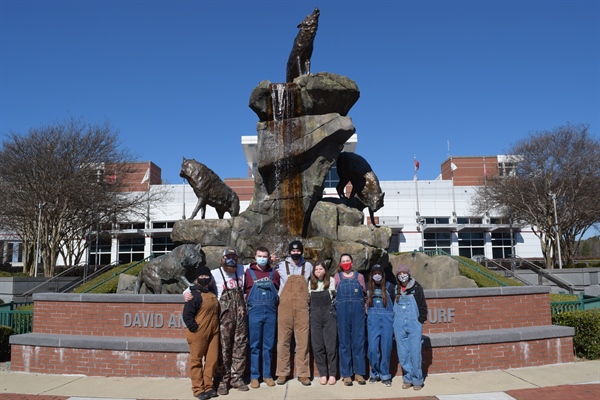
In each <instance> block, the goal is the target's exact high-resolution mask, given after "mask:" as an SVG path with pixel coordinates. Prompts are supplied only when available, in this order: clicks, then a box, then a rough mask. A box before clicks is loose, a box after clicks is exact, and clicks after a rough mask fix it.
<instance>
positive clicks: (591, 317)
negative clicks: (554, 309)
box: [552, 308, 600, 360]
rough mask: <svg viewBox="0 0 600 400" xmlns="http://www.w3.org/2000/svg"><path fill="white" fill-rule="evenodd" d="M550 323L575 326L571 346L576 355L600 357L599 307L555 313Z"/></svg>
mask: <svg viewBox="0 0 600 400" xmlns="http://www.w3.org/2000/svg"><path fill="white" fill-rule="evenodd" d="M552 323H553V324H554V325H563V326H571V327H573V328H575V336H574V337H573V347H574V349H575V354H576V355H577V357H580V358H586V359H588V360H597V359H600V308H594V309H591V310H583V311H571V312H563V313H560V314H556V315H553V316H552Z"/></svg>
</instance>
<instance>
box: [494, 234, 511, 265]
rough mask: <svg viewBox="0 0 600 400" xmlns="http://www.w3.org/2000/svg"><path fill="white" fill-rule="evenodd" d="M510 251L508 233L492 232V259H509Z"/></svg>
mask: <svg viewBox="0 0 600 400" xmlns="http://www.w3.org/2000/svg"><path fill="white" fill-rule="evenodd" d="M511 250H512V246H511V240H510V232H492V257H493V258H495V259H496V258H510V257H511V254H512V251H511Z"/></svg>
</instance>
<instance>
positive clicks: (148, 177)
mask: <svg viewBox="0 0 600 400" xmlns="http://www.w3.org/2000/svg"><path fill="white" fill-rule="evenodd" d="M149 179H150V167H148V169H147V170H146V174H145V175H144V178H143V179H142V183H144V182H146V181H147V180H149Z"/></svg>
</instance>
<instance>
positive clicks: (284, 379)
mask: <svg viewBox="0 0 600 400" xmlns="http://www.w3.org/2000/svg"><path fill="white" fill-rule="evenodd" d="M286 382H287V376H280V377H278V378H277V384H278V385H285V383H286Z"/></svg>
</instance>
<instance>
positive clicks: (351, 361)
mask: <svg viewBox="0 0 600 400" xmlns="http://www.w3.org/2000/svg"><path fill="white" fill-rule="evenodd" d="M334 279H335V287H336V291H337V294H336V298H335V305H336V308H337V325H338V338H339V358H340V373H341V376H342V378H343V381H344V385H346V386H352V375H353V373H354V379H355V380H356V382H357V383H358V384H359V385H364V384H365V383H366V381H365V378H364V375H365V374H366V373H367V360H366V354H365V339H366V338H365V279H364V278H363V276H362V275H361V274H359V273H358V272H356V271H352V256H350V255H349V254H342V257H341V258H340V272H339V273H337V274H335V276H334Z"/></svg>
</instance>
